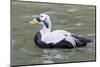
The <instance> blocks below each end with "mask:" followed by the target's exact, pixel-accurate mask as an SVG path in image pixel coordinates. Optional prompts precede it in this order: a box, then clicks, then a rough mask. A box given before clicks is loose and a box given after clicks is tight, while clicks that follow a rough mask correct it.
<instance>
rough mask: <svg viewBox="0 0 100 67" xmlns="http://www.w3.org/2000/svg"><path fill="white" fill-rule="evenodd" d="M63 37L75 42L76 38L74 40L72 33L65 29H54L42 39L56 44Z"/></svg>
mask: <svg viewBox="0 0 100 67" xmlns="http://www.w3.org/2000/svg"><path fill="white" fill-rule="evenodd" d="M63 39H65V40H66V41H69V42H71V43H72V44H74V40H73V37H71V33H70V32H67V31H64V30H56V31H53V32H51V33H49V34H48V35H46V36H45V37H44V39H42V41H44V42H45V43H53V44H56V43H58V42H60V41H61V40H63Z"/></svg>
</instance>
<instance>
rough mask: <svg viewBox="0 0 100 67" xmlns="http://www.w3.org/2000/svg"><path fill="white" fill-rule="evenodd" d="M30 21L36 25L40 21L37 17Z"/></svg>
mask: <svg viewBox="0 0 100 67" xmlns="http://www.w3.org/2000/svg"><path fill="white" fill-rule="evenodd" d="M29 23H31V24H33V25H35V24H37V23H38V21H37V19H33V20H32V21H31V22H29Z"/></svg>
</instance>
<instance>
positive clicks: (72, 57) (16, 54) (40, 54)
mask: <svg viewBox="0 0 100 67" xmlns="http://www.w3.org/2000/svg"><path fill="white" fill-rule="evenodd" d="M11 13H12V14H11V16H12V19H11V26H12V27H11V30H12V32H11V33H12V45H11V50H12V51H11V62H12V65H26V64H48V63H60V62H66V63H67V62H77V61H93V60H95V42H94V43H90V44H88V45H87V46H85V47H80V48H75V49H41V48H38V47H37V46H36V45H35V44H34V40H33V39H34V36H35V34H36V32H38V31H39V30H40V29H41V26H40V25H34V26H33V25H31V24H29V23H28V22H29V21H31V20H32V17H35V16H37V15H38V14H40V13H46V14H48V15H49V16H50V18H51V21H52V30H56V29H62V30H66V31H70V32H72V33H74V34H75V35H79V36H84V37H86V38H89V39H94V41H95V6H83V5H65V4H64V5H60V4H43V3H31V2H16V1H12V10H11Z"/></svg>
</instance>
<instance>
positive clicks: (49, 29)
mask: <svg viewBox="0 0 100 67" xmlns="http://www.w3.org/2000/svg"><path fill="white" fill-rule="evenodd" d="M47 20H48V28H47V27H46V26H45V25H44V24H43V26H42V29H41V30H40V33H41V34H42V39H43V38H44V37H45V36H46V35H47V34H49V33H50V32H51V21H50V19H49V17H48V18H47Z"/></svg>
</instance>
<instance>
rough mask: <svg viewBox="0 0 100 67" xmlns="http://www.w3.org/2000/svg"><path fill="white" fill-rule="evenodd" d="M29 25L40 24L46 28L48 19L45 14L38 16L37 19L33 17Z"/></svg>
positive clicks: (48, 22)
mask: <svg viewBox="0 0 100 67" xmlns="http://www.w3.org/2000/svg"><path fill="white" fill-rule="evenodd" d="M30 23H31V24H33V25H34V24H37V23H38V24H41V25H45V26H46V27H47V28H48V26H49V24H50V18H49V16H48V15H47V14H40V15H39V16H38V17H35V18H34V19H33V20H32V21H31V22H30Z"/></svg>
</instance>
